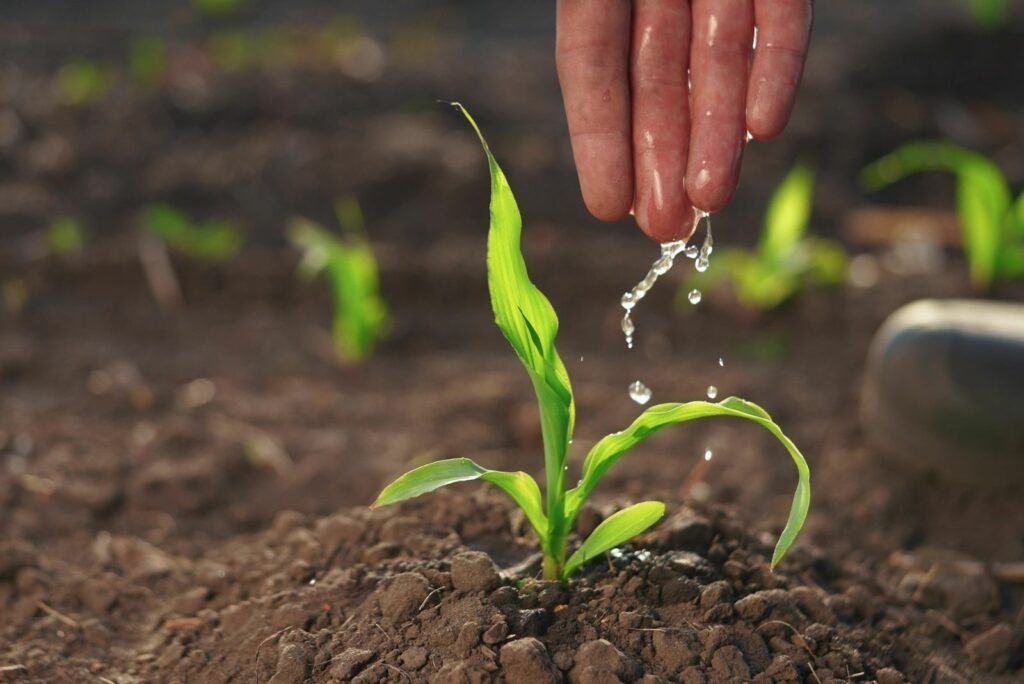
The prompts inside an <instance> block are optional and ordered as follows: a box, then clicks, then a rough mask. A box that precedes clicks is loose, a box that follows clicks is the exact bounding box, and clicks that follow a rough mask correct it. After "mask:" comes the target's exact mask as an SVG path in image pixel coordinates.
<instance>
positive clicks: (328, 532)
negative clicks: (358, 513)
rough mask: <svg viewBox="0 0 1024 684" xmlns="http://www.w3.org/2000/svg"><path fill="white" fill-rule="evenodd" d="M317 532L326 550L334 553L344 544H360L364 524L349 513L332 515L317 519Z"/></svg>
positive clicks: (352, 545)
mask: <svg viewBox="0 0 1024 684" xmlns="http://www.w3.org/2000/svg"><path fill="white" fill-rule="evenodd" d="M315 534H316V538H317V539H318V540H319V541H320V545H321V546H323V547H324V551H325V552H326V553H327V554H328V555H333V554H334V553H336V552H337V551H338V549H340V548H341V547H342V546H343V545H344V546H346V547H355V546H356V545H358V544H359V542H360V540H361V539H362V536H363V526H362V525H361V524H360V523H358V522H357V521H356V520H354V519H353V518H350V517H349V516H347V515H332V516H330V517H329V518H323V519H322V520H319V521H317V523H316V528H315Z"/></svg>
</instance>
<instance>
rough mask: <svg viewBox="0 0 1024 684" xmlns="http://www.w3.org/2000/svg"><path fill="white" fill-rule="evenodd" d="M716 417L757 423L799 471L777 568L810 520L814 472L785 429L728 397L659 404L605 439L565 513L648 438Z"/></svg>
mask: <svg viewBox="0 0 1024 684" xmlns="http://www.w3.org/2000/svg"><path fill="white" fill-rule="evenodd" d="M713 416H731V417H734V418H743V419H745V420H749V421H752V422H754V423H757V424H758V425H760V426H761V427H763V428H765V429H766V430H768V431H769V432H770V433H772V435H774V436H775V438H776V439H778V440H779V441H780V442H781V443H782V445H783V446H784V447H786V450H787V451H788V452H789V455H790V457H791V458H792V459H793V463H794V464H795V465H796V470H797V476H798V481H797V487H796V492H795V493H794V495H793V504H792V507H791V508H790V512H789V518H788V520H787V522H786V526H785V528H784V529H783V530H782V534H781V535H780V536H779V540H778V543H776V545H775V553H774V554H773V556H772V567H774V566H775V565H776V564H777V563H778V562H779V561H780V560H782V557H783V556H784V555H785V553H786V550H787V549H788V548H789V546H790V545H791V544H792V543H793V540H794V539H795V538H796V535H797V533H798V532H799V531H800V528H801V527H803V524H804V520H805V519H806V518H807V509H808V507H809V506H810V502H811V482H810V478H811V472H810V469H809V468H808V467H807V461H806V460H804V457H803V454H801V453H800V450H799V449H797V448H796V445H795V444H793V442H792V441H791V440H790V439H789V437H787V436H786V435H785V434H784V433H783V432H782V429H781V428H780V427H779V426H778V425H776V424H775V422H774V421H772V419H771V416H769V415H768V413H767V412H766V411H765V410H764V409H763V408H761V407H760V406H758V405H757V404H754V403H752V402H748V401H745V400H743V399H739V398H737V397H729V398H727V399H724V400H722V401H720V402H718V403H717V404H713V403H710V402H707V401H691V402H687V403H685V404H659V405H657V406H652V407H651V408H649V409H647V410H646V411H644V412H643V413H642V414H640V416H639V417H638V418H637V419H636V420H634V421H633V424H632V425H630V426H629V427H628V428H626V429H625V430H623V431H622V432H617V433H615V434H611V435H608V436H607V437H605V438H603V439H602V440H601V441H599V442H598V443H597V444H595V445H594V447H593V448H592V449H591V450H590V453H589V454H587V458H586V460H585V461H584V462H583V477H582V479H581V480H580V484H579V485H578V486H577V487H575V488H574V489H571V490H569V491H568V492H567V496H566V498H567V503H566V510H567V512H568V513H567V514H568V517H569V519H570V520H571V519H572V518H573V517H574V516H575V514H576V512H577V511H578V510H579V507H580V504H582V503H583V501H584V500H586V498H587V496H589V494H590V492H591V490H593V488H594V487H595V486H596V485H597V483H598V482H599V481H600V480H601V478H602V477H603V476H604V474H605V473H606V472H607V471H608V469H609V468H610V467H611V466H612V465H613V464H614V463H615V462H616V461H617V460H618V459H619V457H620V456H622V455H623V454H625V453H626V452H627V451H629V450H630V449H632V448H633V447H634V446H636V445H637V444H638V443H639V442H640V441H641V440H643V439H644V438H646V437H647V436H649V435H651V434H653V433H655V432H657V431H658V430H660V429H661V428H663V427H666V426H668V425H675V424H677V423H685V422H687V421H690V420H696V419H698V418H707V417H713Z"/></svg>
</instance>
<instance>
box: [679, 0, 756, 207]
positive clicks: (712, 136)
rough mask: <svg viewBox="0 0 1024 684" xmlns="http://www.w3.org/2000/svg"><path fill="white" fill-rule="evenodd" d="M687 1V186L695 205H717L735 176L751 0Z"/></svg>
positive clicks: (747, 62)
mask: <svg viewBox="0 0 1024 684" xmlns="http://www.w3.org/2000/svg"><path fill="white" fill-rule="evenodd" d="M692 1H693V39H692V40H691V46H690V79H691V84H690V87H691V101H692V103H693V105H692V108H693V112H692V119H693V122H692V124H691V126H690V154H689V157H688V161H687V168H686V188H687V192H688V194H689V196H690V201H691V202H692V203H693V204H694V206H696V207H699V208H701V209H704V210H706V211H717V210H718V209H721V208H722V207H723V206H725V204H726V203H727V202H728V201H729V200H730V199H731V198H732V194H733V192H734V191H735V189H736V182H737V180H738V177H739V169H740V158H741V156H742V154H743V145H744V142H745V137H746V100H747V72H748V70H749V68H750V52H751V46H752V43H753V39H754V8H753V2H752V0H692Z"/></svg>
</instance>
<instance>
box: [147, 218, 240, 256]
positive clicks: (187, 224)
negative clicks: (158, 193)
mask: <svg viewBox="0 0 1024 684" xmlns="http://www.w3.org/2000/svg"><path fill="white" fill-rule="evenodd" d="M142 225H143V227H144V228H145V229H146V230H148V231H149V232H150V233H152V234H154V235H156V236H157V237H159V238H160V239H161V240H163V241H164V242H165V243H166V244H167V245H168V246H169V247H170V248H171V249H173V250H175V251H177V252H180V253H181V254H184V255H185V256H187V257H189V258H191V259H195V260H196V261H206V262H209V263H220V262H223V261H227V260H228V259H230V258H231V257H233V256H234V255H235V254H237V253H238V250H239V249H241V248H242V242H243V238H242V232H241V231H240V230H239V229H238V227H237V226H235V225H234V224H233V223H230V222H228V221H221V220H216V219H212V220H208V221H203V222H202V223H195V222H193V221H192V220H191V219H190V218H189V217H188V216H187V215H186V214H185V213H184V212H182V211H180V210H178V209H175V208H174V207H172V206H170V205H167V204H150V205H147V206H146V207H145V208H144V209H143V210H142Z"/></svg>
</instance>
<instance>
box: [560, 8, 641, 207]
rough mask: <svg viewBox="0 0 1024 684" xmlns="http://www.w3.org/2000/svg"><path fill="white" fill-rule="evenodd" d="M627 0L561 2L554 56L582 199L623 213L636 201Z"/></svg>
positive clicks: (593, 204) (593, 205)
mask: <svg viewBox="0 0 1024 684" xmlns="http://www.w3.org/2000/svg"><path fill="white" fill-rule="evenodd" d="M629 5H630V3H629V2H628V0H558V10H557V40H556V47H555V57H556V63H557V66H558V80H559V82H560V83H561V85H562V98H563V99H564V100H565V113H566V117H567V118H568V120H569V136H570V139H571V140H572V153H573V157H574V158H575V160H576V171H577V173H578V174H579V178H580V189H581V190H582V192H583V201H584V202H585V203H586V205H587V208H588V209H589V210H590V213H592V214H593V215H594V216H596V217H597V218H600V219H604V220H606V221H614V220H617V219H621V218H623V217H624V216H626V215H627V214H628V213H629V210H630V208H631V207H632V205H633V160H632V149H631V143H630V115H629V78H628V72H627V68H628V62H627V58H628V53H629V24H630V6H629Z"/></svg>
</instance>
